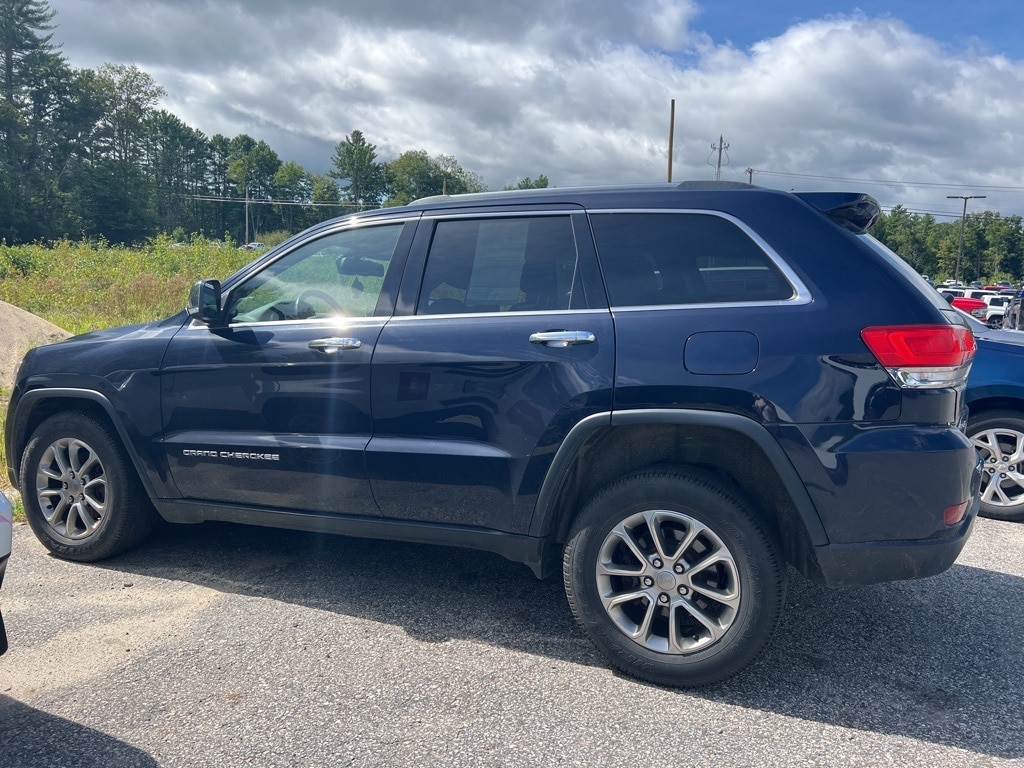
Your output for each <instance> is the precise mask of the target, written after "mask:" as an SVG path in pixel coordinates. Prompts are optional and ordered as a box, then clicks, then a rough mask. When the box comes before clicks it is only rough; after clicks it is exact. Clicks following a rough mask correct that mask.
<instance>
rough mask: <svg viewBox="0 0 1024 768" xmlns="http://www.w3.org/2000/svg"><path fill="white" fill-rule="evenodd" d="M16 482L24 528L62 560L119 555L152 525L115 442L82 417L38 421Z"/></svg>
mask: <svg viewBox="0 0 1024 768" xmlns="http://www.w3.org/2000/svg"><path fill="white" fill-rule="evenodd" d="M19 479H20V483H21V493H22V499H23V500H24V503H25V516H26V518H27V519H28V522H29V525H30V526H31V527H32V530H33V531H34V532H35V534H36V536H37V537H38V538H39V540H40V541H41V542H42V543H43V545H44V546H46V548H47V549H49V550H50V551H51V552H52V553H53V554H55V555H57V556H59V557H63V558H65V559H67V560H79V561H86V562H89V561H94V560H102V559H103V558H106V557H111V556H112V555H116V554H119V553H121V552H124V551H125V550H127V549H130V548H131V547H133V546H135V545H136V544H137V543H138V542H139V541H141V540H142V538H143V537H145V535H146V534H147V533H149V531H150V529H151V528H152V526H153V523H154V522H155V520H156V511H155V510H154V509H153V507H152V505H151V504H150V503H149V499H147V498H146V495H145V493H144V492H143V491H142V488H141V486H140V483H139V480H138V477H137V476H136V475H135V471H134V469H133V468H132V466H131V464H130V463H129V461H128V457H127V456H126V455H125V453H124V450H123V448H122V447H121V444H120V443H119V442H118V440H117V439H116V438H115V437H114V436H113V434H112V433H111V432H110V430H109V429H108V428H107V427H106V426H105V425H103V424H101V423H100V422H98V421H96V420H95V419H93V418H92V417H90V416H86V415H85V414H81V413H75V412H67V413H59V414H57V415H55V416H51V417H50V418H49V419H47V420H46V421H44V422H43V423H42V424H40V425H39V427H38V428H37V429H36V430H35V432H33V433H32V437H31V439H30V440H29V442H28V445H27V446H26V449H25V453H24V455H23V458H22V463H21V476H20V478H19Z"/></svg>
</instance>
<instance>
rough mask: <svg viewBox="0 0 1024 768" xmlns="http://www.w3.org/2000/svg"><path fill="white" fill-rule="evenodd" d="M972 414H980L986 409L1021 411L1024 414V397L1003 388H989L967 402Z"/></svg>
mask: <svg viewBox="0 0 1024 768" xmlns="http://www.w3.org/2000/svg"><path fill="white" fill-rule="evenodd" d="M967 407H968V408H969V409H970V415H971V416H978V415H980V414H982V413H985V412H986V411H1004V410H1005V411H1019V412H1020V413H1022V414H1024V399H1022V398H1021V397H1015V396H1014V394H1012V393H1006V392H1004V391H1002V388H987V389H984V390H982V391H980V392H977V393H976V394H975V397H974V398H973V399H971V400H970V401H969V402H968V403H967Z"/></svg>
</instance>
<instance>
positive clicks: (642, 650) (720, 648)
mask: <svg viewBox="0 0 1024 768" xmlns="http://www.w3.org/2000/svg"><path fill="white" fill-rule="evenodd" d="M652 526H653V527H652ZM652 530H657V531H659V532H660V540H661V541H662V547H661V548H660V549H658V548H657V547H656V546H655V545H654V537H653V536H652V535H651V532H652ZM627 539H628V540H629V542H631V543H632V545H633V547H631V546H630V545H629V544H627V543H626V541H627ZM691 539H692V540H691ZM687 542H689V543H687ZM683 545H686V546H685V547H684V546H683ZM638 550H639V551H640V553H642V554H643V556H644V560H643V561H641V559H640V558H639V557H638V556H637V551H638ZM716 551H717V552H718V555H719V561H718V562H715V563H714V564H711V563H710V562H709V561H710V560H713V559H714V558H709V557H707V555H708V553H709V552H711V553H714V552H716ZM779 552H780V547H779V545H778V543H777V540H776V538H775V536H774V535H773V534H772V533H771V531H770V530H769V529H768V527H767V526H766V525H765V524H764V523H763V522H762V521H761V520H760V519H759V518H758V517H757V516H756V515H755V514H754V513H753V508H752V506H751V505H750V504H749V502H747V501H746V500H745V499H744V498H743V496H742V494H741V493H740V492H739V490H738V489H736V488H734V487H732V486H730V485H728V484H726V483H723V482H722V481H720V480H719V479H717V478H715V477H713V476H711V475H709V474H704V473H701V472H697V471H682V470H680V471H676V470H671V469H657V470H645V471H640V472H636V473H634V474H632V475H629V476H627V477H625V478H622V479H620V480H618V481H616V482H615V483H613V484H612V485H610V486H609V487H607V488H606V489H604V490H603V491H601V492H600V493H598V494H597V495H596V496H594V498H592V499H591V500H590V501H589V502H588V503H587V504H586V506H585V507H584V508H583V510H582V511H581V512H580V515H579V517H578V518H577V520H576V522H575V524H574V525H573V528H572V530H571V531H570V534H569V540H568V543H567V544H566V548H565V555H564V559H563V568H562V575H563V577H564V580H565V591H566V595H567V596H568V599H569V606H570V608H571V609H572V612H573V615H574V616H575V617H576V620H577V621H578V622H579V624H580V626H581V627H582V628H583V630H584V632H586V634H587V636H588V637H589V638H590V639H591V641H592V642H593V643H594V645H596V646H597V648H598V649H599V650H600V651H601V652H602V653H603V655H604V656H605V657H606V658H607V659H608V661H609V662H611V664H612V665H613V666H615V667H617V668H618V669H620V670H622V671H623V672H625V673H626V674H628V675H632V676H634V677H637V678H640V679H642V680H647V681H650V682H653V683H657V684H659V685H668V686H682V687H686V686H700V685H710V684H712V683H716V682H719V681H721V680H724V679H726V678H728V677H731V676H732V675H735V674H736V673H737V672H739V671H740V670H742V669H744V668H745V667H746V666H748V665H749V664H750V663H752V662H753V661H754V659H756V658H757V656H758V655H759V654H760V653H761V652H762V651H763V650H764V647H765V645H767V643H768V641H769V640H770V639H771V636H772V634H773V633H774V631H775V627H776V625H777V624H778V621H779V616H780V614H781V612H782V605H783V602H784V600H785V593H786V566H785V563H784V561H783V560H782V558H781V556H780V555H779ZM702 563H703V564H702ZM680 570H681V571H682V573H680V572H679V571H680ZM645 579H647V582H646V583H645V582H644V580H645ZM602 594H603V595H604V597H602ZM616 600H620V602H617V603H616V602H615V601H616ZM661 601H664V602H661ZM695 614H700V615H701V616H703V617H704V618H705V619H708V620H709V621H711V620H713V622H714V623H715V625H716V627H718V629H716V630H715V632H714V633H712V632H711V631H710V630H709V629H708V627H707V626H705V624H703V623H701V622H699V621H697V620H696V619H695V618H694V615H695ZM647 617H650V618H649V620H648V618H647ZM645 624H646V629H644V625H645ZM672 626H675V627H676V629H677V632H676V633H675V636H674V637H673V631H672V629H671V627H672ZM631 633H637V634H635V635H634V636H631ZM716 634H717V636H715V635H716Z"/></svg>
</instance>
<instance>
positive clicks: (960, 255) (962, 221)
mask: <svg viewBox="0 0 1024 768" xmlns="http://www.w3.org/2000/svg"><path fill="white" fill-rule="evenodd" d="M986 197H988V195H946V199H947V200H963V201H964V212H963V215H962V216H961V217H960V249H959V250H958V251H957V252H956V273H955V274H954V275H953V279H955V280H956V282H957V285H960V284H961V283H960V261H961V260H962V259H963V257H964V224H965V223H966V222H967V201H968V200H984V199H985V198H986ZM978 271H979V272H980V271H981V265H980V263H979V267H978ZM979 277H980V275H979Z"/></svg>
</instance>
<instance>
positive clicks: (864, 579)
mask: <svg viewBox="0 0 1024 768" xmlns="http://www.w3.org/2000/svg"><path fill="white" fill-rule="evenodd" d="M981 466H982V464H981V458H980V456H979V457H978V461H977V466H976V470H975V472H974V474H973V476H972V482H971V490H972V496H971V503H970V505H969V506H968V508H967V513H966V514H965V515H964V519H963V520H962V521H961V522H960V523H958V524H957V525H955V526H951V528H950V532H949V533H948V534H947V535H945V536H942V537H936V538H932V539H923V540H921V539H918V540H904V541H874V542H864V543H852V544H826V545H824V546H820V547H815V548H814V550H815V556H816V557H817V559H818V571H819V574H818V575H819V576H820V578H821V580H822V581H824V582H825V583H826V584H828V585H830V586H836V587H838V586H854V585H859V584H880V583H882V582H886V581H900V580H904V579H923V578H925V577H927V576H935V575H936V574H939V573H942V572H943V571H945V570H946V569H948V568H949V567H950V566H951V565H953V563H954V562H956V559H957V557H959V555H960V552H961V550H963V548H964V545H965V544H966V543H967V539H968V538H969V537H970V535H971V530H972V528H973V527H974V521H975V520H976V519H977V515H978V509H979V508H980V507H981V497H980V495H979V490H980V486H981Z"/></svg>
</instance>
